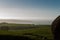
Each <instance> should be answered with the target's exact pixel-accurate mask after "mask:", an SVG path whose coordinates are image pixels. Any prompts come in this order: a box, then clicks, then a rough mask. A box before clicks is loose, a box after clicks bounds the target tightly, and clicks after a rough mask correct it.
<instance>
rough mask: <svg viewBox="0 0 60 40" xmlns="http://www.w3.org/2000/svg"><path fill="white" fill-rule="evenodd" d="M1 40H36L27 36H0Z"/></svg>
mask: <svg viewBox="0 0 60 40" xmlns="http://www.w3.org/2000/svg"><path fill="white" fill-rule="evenodd" d="M0 40H34V39H31V38H29V37H26V36H13V35H0Z"/></svg>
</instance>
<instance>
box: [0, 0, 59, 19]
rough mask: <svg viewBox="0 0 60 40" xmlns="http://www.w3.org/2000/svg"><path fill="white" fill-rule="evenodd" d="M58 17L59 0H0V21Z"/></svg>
mask: <svg viewBox="0 0 60 40" xmlns="http://www.w3.org/2000/svg"><path fill="white" fill-rule="evenodd" d="M58 15H60V0H0V18H1V19H28V20H35V19H37V20H40V19H41V20H44V19H45V20H46V19H47V20H49V19H51V20H52V19H54V18H56V17H57V16H58Z"/></svg>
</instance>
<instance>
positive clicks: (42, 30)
mask: <svg viewBox="0 0 60 40" xmlns="http://www.w3.org/2000/svg"><path fill="white" fill-rule="evenodd" d="M0 35H14V36H16V35H17V36H22V35H24V36H28V37H31V38H32V39H35V38H36V40H38V39H37V38H38V37H36V36H41V37H46V38H48V39H53V36H52V33H51V27H50V25H40V27H39V28H31V29H21V30H8V31H7V30H0Z"/></svg>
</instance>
